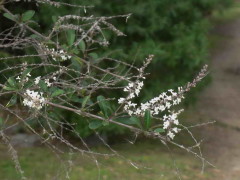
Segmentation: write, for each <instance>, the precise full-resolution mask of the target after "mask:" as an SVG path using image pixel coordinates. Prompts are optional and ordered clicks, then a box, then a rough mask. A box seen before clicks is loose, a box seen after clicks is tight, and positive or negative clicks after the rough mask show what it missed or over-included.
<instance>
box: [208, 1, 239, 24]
mask: <svg viewBox="0 0 240 180" xmlns="http://www.w3.org/2000/svg"><path fill="white" fill-rule="evenodd" d="M239 16H240V1H235V2H234V3H233V4H232V5H231V7H230V8H227V9H224V10H222V11H215V12H214V13H213V14H212V17H211V19H212V21H213V22H215V23H216V24H219V23H228V22H230V21H234V20H236V19H237V18H239Z"/></svg>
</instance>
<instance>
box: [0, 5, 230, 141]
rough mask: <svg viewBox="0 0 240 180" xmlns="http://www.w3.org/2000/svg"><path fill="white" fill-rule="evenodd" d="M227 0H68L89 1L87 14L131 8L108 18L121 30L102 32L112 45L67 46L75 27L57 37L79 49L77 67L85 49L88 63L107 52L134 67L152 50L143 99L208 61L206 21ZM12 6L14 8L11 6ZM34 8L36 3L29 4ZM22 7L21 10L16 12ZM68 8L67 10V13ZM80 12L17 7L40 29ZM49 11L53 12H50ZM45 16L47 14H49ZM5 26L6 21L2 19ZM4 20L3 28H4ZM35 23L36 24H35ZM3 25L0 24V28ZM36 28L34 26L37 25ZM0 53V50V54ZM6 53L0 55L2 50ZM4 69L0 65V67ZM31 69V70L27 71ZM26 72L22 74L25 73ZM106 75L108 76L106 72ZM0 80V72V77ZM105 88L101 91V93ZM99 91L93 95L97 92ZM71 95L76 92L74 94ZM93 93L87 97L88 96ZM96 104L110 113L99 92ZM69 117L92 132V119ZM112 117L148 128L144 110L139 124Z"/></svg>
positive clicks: (74, 64)
mask: <svg viewBox="0 0 240 180" xmlns="http://www.w3.org/2000/svg"><path fill="white" fill-rule="evenodd" d="M230 2H231V0H197V1H196V0H152V1H145V0H138V1H136V0H128V1H113V0H93V1H87V0H83V1H79V2H76V1H75V0H69V1H68V3H79V4H81V5H94V6H95V8H93V9H87V14H91V15H92V14H93V15H100V16H103V15H104V16H108V15H119V14H128V13H132V16H131V17H130V19H129V20H128V21H127V23H126V21H125V19H117V20H113V21H115V22H113V24H115V26H116V27H117V28H119V29H120V30H121V31H123V32H124V34H126V35H127V36H126V37H121V38H119V37H117V36H116V35H115V34H113V33H109V32H107V31H103V33H104V36H105V37H106V38H108V39H110V43H111V45H110V46H109V47H107V48H101V49H98V50H96V51H92V50H90V51H86V50H88V44H87V42H84V41H81V42H80V43H79V44H78V46H77V47H75V48H73V49H68V47H67V44H68V46H71V45H73V41H74V39H75V38H76V32H75V31H67V32H66V34H64V35H63V37H60V38H59V41H65V45H63V47H66V49H68V50H69V51H71V52H73V53H75V54H78V55H79V58H77V57H73V58H72V59H71V65H72V67H74V69H75V70H77V71H79V72H80V71H81V69H82V68H83V67H82V62H81V58H80V57H83V56H84V55H86V54H85V52H87V56H88V57H89V60H90V62H91V63H95V62H96V61H97V60H98V58H99V56H100V57H102V56H103V54H104V55H108V54H110V55H111V57H113V58H117V59H121V60H126V61H128V62H129V63H133V62H134V63H137V64H138V65H139V66H140V65H141V64H142V62H143V60H144V59H145V57H147V56H148V55H149V54H154V55H155V58H154V61H153V63H152V64H151V65H150V67H149V68H148V72H151V74H150V75H149V76H148V77H147V78H148V79H149V81H146V82H145V83H146V87H145V89H146V90H145V91H144V92H141V93H142V94H141V97H142V98H143V100H145V99H148V98H149V97H153V96H155V95H157V94H159V93H160V92H162V91H164V90H166V89H168V88H169V87H171V88H174V87H177V86H180V85H184V84H185V83H186V82H187V81H190V80H191V79H192V77H193V75H194V74H195V73H196V72H197V71H198V70H199V69H200V67H201V66H202V65H203V64H204V63H206V62H207V59H208V45H209V42H208V38H207V35H208V30H209V28H210V27H211V23H210V22H209V20H208V17H209V16H210V15H211V13H212V12H213V11H214V10H216V9H222V8H223V7H226V6H227V5H229V4H230ZM12 8H14V7H12ZM28 8H30V9H34V8H35V7H29V6H28ZM21 9H22V12H19V11H20V10H21ZM70 11H71V13H70ZM72 11H75V13H76V14H79V9H75V10H73V9H71V8H69V7H66V6H61V7H59V8H56V7H53V6H47V5H46V6H44V7H43V8H40V9H39V12H38V15H35V16H34V13H35V11H33V10H28V11H27V10H26V8H24V6H23V5H22V7H17V12H18V13H20V14H22V21H23V22H25V21H29V20H31V19H32V18H33V16H34V20H36V22H38V23H39V25H40V26H39V27H41V30H42V31H43V32H44V31H46V30H47V29H48V27H51V26H52V25H53V22H56V21H57V17H58V16H59V15H66V14H74V12H72ZM53 14H54V16H52V15H53ZM49 15H51V16H52V17H51V16H50V17H49ZM80 15H81V16H83V15H84V11H83V10H80ZM18 16H19V15H14V17H13V16H11V15H10V14H7V13H5V14H4V17H5V18H1V19H0V21H1V22H3V24H5V23H4V22H5V21H6V18H7V19H11V20H13V19H14V18H18ZM7 25H8V24H7ZM7 25H6V27H7ZM39 27H36V28H39ZM2 28H3V27H0V30H1V29H2ZM38 30H39V29H38ZM0 56H1V55H0ZM3 56H5V55H3ZM2 68H5V65H3V67H0V70H1V69H2ZM27 71H29V72H30V71H31V70H27ZM27 71H26V72H24V73H23V75H25V76H26V74H27ZM106 78H107V77H106ZM0 79H1V77H0ZM9 81H10V82H8V84H9V85H7V86H5V87H4V88H5V89H6V90H15V89H16V88H15V86H13V83H14V82H12V80H9ZM39 85H40V87H41V89H42V90H43V91H46V90H47V86H46V84H45V83H44V82H43V81H40V83H39ZM62 93H64V92H63V91H62V90H60V89H59V90H56V91H55V92H53V93H52V96H58V95H60V94H62ZM104 93H105V94H106V92H102V95H105V94H104ZM107 93H108V97H115V98H118V96H119V95H120V94H119V92H118V91H116V93H115V94H110V92H107ZM96 96H98V95H96ZM74 98H75V97H74ZM91 98H92V97H91ZM97 100H98V107H97V108H96V111H98V112H99V108H100V111H101V112H100V114H101V115H103V116H104V117H106V118H109V117H110V116H111V113H112V107H111V106H110V105H109V103H108V101H106V99H105V98H104V97H103V96H98V97H97ZM75 101H76V103H81V107H82V108H83V109H84V107H85V105H86V104H87V103H89V102H90V96H88V95H85V94H84V92H83V96H82V98H78V97H77V98H75ZM67 117H68V120H69V122H74V123H76V127H75V128H76V130H77V131H78V132H79V133H80V134H81V135H83V136H88V135H89V134H91V131H90V129H89V128H91V129H95V127H97V125H96V123H93V120H89V122H90V124H89V123H87V122H86V119H84V118H82V117H81V118H80V116H76V115H73V113H69V114H68V116H67ZM116 121H119V122H122V123H125V124H132V125H136V126H139V127H141V128H142V126H144V128H146V129H149V128H150V125H151V117H150V116H149V114H148V113H147V112H146V113H145V118H144V123H141V122H140V120H139V119H137V118H135V117H132V118H122V119H116ZM107 123H108V122H101V123H98V124H99V125H100V124H101V126H99V127H97V129H99V130H100V131H105V132H110V133H112V134H117V133H122V132H124V130H123V129H122V128H117V127H116V126H114V125H113V126H111V127H110V126H103V125H107ZM154 131H155V132H162V129H161V128H157V129H155V130H154Z"/></svg>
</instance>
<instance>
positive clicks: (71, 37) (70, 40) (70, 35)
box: [67, 30, 76, 46]
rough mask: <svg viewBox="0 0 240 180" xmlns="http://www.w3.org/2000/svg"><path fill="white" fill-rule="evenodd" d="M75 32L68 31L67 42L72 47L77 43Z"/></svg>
mask: <svg viewBox="0 0 240 180" xmlns="http://www.w3.org/2000/svg"><path fill="white" fill-rule="evenodd" d="M75 36H76V35H75V31H74V30H68V31H67V41H68V44H69V46H72V45H73V43H74V41H75Z"/></svg>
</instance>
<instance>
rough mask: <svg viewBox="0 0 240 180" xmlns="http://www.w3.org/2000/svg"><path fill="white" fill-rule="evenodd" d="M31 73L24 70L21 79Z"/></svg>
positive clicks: (28, 70) (29, 70)
mask: <svg viewBox="0 0 240 180" xmlns="http://www.w3.org/2000/svg"><path fill="white" fill-rule="evenodd" d="M31 71H32V69H31V68H29V69H26V70H24V71H23V73H22V78H25V77H26V76H27V74H28V73H30V72H31Z"/></svg>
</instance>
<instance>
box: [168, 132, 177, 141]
mask: <svg viewBox="0 0 240 180" xmlns="http://www.w3.org/2000/svg"><path fill="white" fill-rule="evenodd" d="M167 136H168V137H170V138H171V139H173V138H174V137H175V134H174V133H173V132H171V131H168V133H167Z"/></svg>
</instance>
